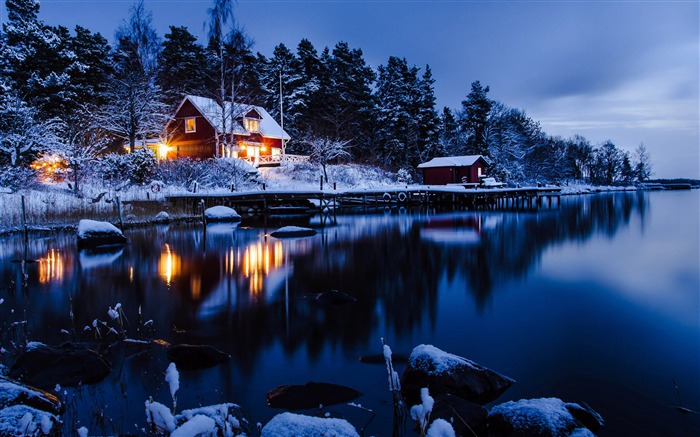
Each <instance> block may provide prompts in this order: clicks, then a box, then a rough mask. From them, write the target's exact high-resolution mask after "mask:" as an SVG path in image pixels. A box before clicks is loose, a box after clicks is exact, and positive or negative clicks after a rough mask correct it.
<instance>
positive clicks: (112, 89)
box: [0, 0, 651, 190]
mask: <svg viewBox="0 0 700 437" xmlns="http://www.w3.org/2000/svg"><path fill="white" fill-rule="evenodd" d="M5 3H6V6H7V18H8V19H7V22H6V23H4V24H3V29H2V32H1V33H0V62H1V65H2V68H1V69H0V87H1V90H2V97H1V98H0V164H1V165H4V166H9V167H11V168H13V169H15V170H14V171H15V172H17V171H19V169H26V168H27V166H28V164H29V163H30V162H33V161H34V160H35V159H36V158H37V157H38V156H40V155H41V153H42V152H46V151H52V152H59V153H60V154H61V156H63V157H64V159H65V160H66V161H67V162H68V163H69V165H70V167H71V171H72V173H73V177H74V178H75V181H76V190H77V181H78V179H79V174H80V172H81V171H82V168H83V167H84V165H85V163H86V162H88V161H90V160H94V159H95V158H96V157H98V156H99V155H100V154H103V153H104V152H105V151H106V150H108V149H109V148H110V147H112V148H114V147H116V146H121V145H122V144H128V146H129V148H130V149H131V151H132V152H133V151H134V148H135V145H136V144H137V143H138V142H139V141H140V140H143V139H147V138H158V137H162V136H164V135H167V132H164V126H165V125H166V123H167V121H168V120H169V118H170V117H171V116H172V114H173V113H174V110H175V108H176V106H177V105H178V104H179V103H180V101H181V100H182V98H183V96H184V95H185V94H194V95H202V96H205V97H210V98H213V99H215V100H216V101H217V102H219V103H222V102H225V101H237V102H241V103H249V104H255V105H260V106H263V107H265V108H266V109H267V110H268V111H269V112H270V113H271V115H272V116H273V117H275V118H276V119H278V120H279V119H280V112H281V108H282V112H283V114H284V128H285V130H287V131H288V132H289V133H290V135H291V137H292V141H291V142H290V144H289V146H288V151H289V152H290V153H300V154H309V153H312V152H314V150H311V149H313V148H314V144H313V142H312V141H310V139H319V141H320V142H321V143H322V142H323V141H325V142H326V143H327V144H332V145H334V146H335V147H338V145H342V147H343V150H345V149H346V148H347V152H348V153H340V154H337V155H336V156H337V157H339V158H340V159H346V160H347V159H352V161H354V162H360V163H368V164H374V165H379V166H382V167H385V168H388V169H393V170H400V169H402V170H403V171H404V172H406V171H407V172H409V173H414V174H415V171H416V170H415V168H416V166H417V165H418V164H419V163H421V162H424V161H426V160H428V159H431V158H433V157H437V156H445V155H470V154H481V155H484V156H485V157H487V159H488V160H489V161H490V162H491V164H492V168H491V173H492V174H493V175H494V176H496V177H498V178H500V179H502V180H504V181H506V182H510V183H514V184H517V183H531V182H563V181H568V180H578V181H585V182H591V183H594V184H618V183H620V184H628V183H631V182H634V181H644V180H646V179H648V178H649V176H650V175H651V161H650V157H649V154H648V152H647V151H646V149H645V148H644V146H643V145H640V146H639V147H638V148H637V150H636V151H635V152H634V154H633V155H631V154H629V153H628V152H626V151H624V150H622V149H620V148H618V147H617V146H615V145H614V144H613V143H612V142H610V141H608V142H605V143H603V144H601V145H598V146H593V145H591V144H590V142H589V141H588V140H586V139H585V138H584V137H582V136H575V137H573V138H560V137H555V136H550V135H548V134H546V133H545V132H544V131H543V130H542V128H541V127H540V125H539V123H538V122H536V121H535V120H532V119H531V118H530V117H528V116H527V115H526V113H525V112H524V111H522V110H519V109H514V108H510V107H508V106H507V105H505V104H504V103H501V102H498V101H494V100H491V99H490V98H489V97H488V93H489V91H490V90H489V87H488V86H483V85H482V84H481V83H480V82H479V81H475V82H473V83H472V84H471V87H470V88H469V92H468V93H467V95H466V97H465V100H464V101H463V102H462V105H461V107H460V108H457V109H450V108H447V107H445V108H443V109H442V110H440V111H438V109H437V108H436V100H435V95H434V83H435V80H434V79H433V76H432V71H431V69H430V67H429V66H427V65H426V66H425V67H424V68H420V67H417V66H415V65H410V64H409V63H408V62H407V60H406V59H405V58H398V57H393V56H392V57H390V58H389V59H388V61H387V62H386V64H383V65H380V66H379V67H377V68H376V69H373V68H372V67H370V66H369V65H368V64H367V63H366V62H365V60H364V57H363V53H362V50H361V49H359V48H352V47H350V46H349V45H348V44H347V43H346V42H339V43H337V44H336V45H335V46H334V47H333V48H329V47H325V48H323V49H322V50H320V51H319V50H317V49H316V48H315V47H314V46H313V44H312V43H311V41H309V40H307V39H302V40H301V41H300V42H299V44H298V45H297V47H296V48H295V49H294V50H292V49H290V48H289V47H287V46H285V45H284V44H279V45H278V46H277V47H275V48H274V51H273V53H272V55H271V56H269V57H266V56H265V55H263V54H261V53H254V52H253V50H252V47H253V44H252V40H251V39H250V38H249V37H248V36H247V35H246V34H245V32H243V31H242V30H241V28H240V27H239V26H238V24H237V22H236V20H235V17H234V4H233V3H234V2H233V0H213V1H212V5H211V8H209V10H208V12H209V26H208V32H207V42H206V44H205V45H203V44H200V43H199V42H198V41H197V38H196V37H195V36H194V35H193V34H192V33H191V32H190V31H189V30H188V29H187V28H186V27H177V26H170V28H169V32H168V33H166V34H165V35H164V36H163V37H162V38H161V37H160V36H159V35H158V34H157V32H156V31H155V29H154V27H153V23H152V15H151V13H150V12H149V11H147V10H146V9H145V8H144V5H143V1H139V2H137V3H135V4H134V5H133V6H132V8H131V11H130V16H129V17H128V18H126V19H125V20H124V21H123V23H122V25H121V26H120V27H119V28H118V29H117V31H116V33H115V40H114V46H113V47H112V46H110V44H109V43H108V41H107V39H106V38H104V37H103V36H102V35H101V34H99V33H93V32H91V31H90V30H89V29H86V28H84V27H81V26H76V28H75V29H74V30H73V32H71V31H70V30H69V29H67V28H65V27H63V26H48V25H46V24H44V23H43V22H42V21H41V20H39V18H38V13H39V6H40V5H39V1H38V0H6V1H5ZM280 96H281V97H280ZM280 99H281V105H280ZM224 106H225V105H222V114H221V116H222V117H221V118H222V122H223V123H224V124H225V126H226V123H230V124H232V123H235V119H236V117H237V115H238V114H233V113H230V114H227V113H225V109H224ZM229 106H231V105H229ZM227 141H231V140H230V138H227V137H226V136H225V135H222V136H221V137H220V138H217V142H219V143H220V144H221V145H222V146H226V142H227ZM326 143H324V144H326Z"/></svg>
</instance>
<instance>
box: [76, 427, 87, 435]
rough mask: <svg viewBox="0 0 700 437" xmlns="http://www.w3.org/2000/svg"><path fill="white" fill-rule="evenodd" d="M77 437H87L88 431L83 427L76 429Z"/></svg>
mask: <svg viewBox="0 0 700 437" xmlns="http://www.w3.org/2000/svg"><path fill="white" fill-rule="evenodd" d="M78 437H88V429H87V428H85V427H84V426H81V427H80V428H78Z"/></svg>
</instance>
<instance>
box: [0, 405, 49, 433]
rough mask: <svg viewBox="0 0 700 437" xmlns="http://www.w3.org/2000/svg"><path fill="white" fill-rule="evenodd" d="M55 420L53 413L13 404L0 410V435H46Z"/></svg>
mask: <svg viewBox="0 0 700 437" xmlns="http://www.w3.org/2000/svg"><path fill="white" fill-rule="evenodd" d="M57 422H58V418H57V417H56V416H54V415H53V414H50V413H47V412H45V411H41V410H37V409H36V408H32V407H28V406H26V405H13V406H11V407H7V408H3V409H2V410H0V435H12V436H13V435H17V436H24V435H48V433H50V432H51V429H52V428H53V423H57Z"/></svg>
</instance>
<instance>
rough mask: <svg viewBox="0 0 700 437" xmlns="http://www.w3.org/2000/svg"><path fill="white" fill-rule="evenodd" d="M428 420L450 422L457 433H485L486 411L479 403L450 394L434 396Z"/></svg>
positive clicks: (466, 434) (467, 434)
mask: <svg viewBox="0 0 700 437" xmlns="http://www.w3.org/2000/svg"><path fill="white" fill-rule="evenodd" d="M434 399H435V405H434V406H433V411H432V412H431V413H430V420H431V421H432V420H436V419H444V420H446V421H447V422H449V423H451V424H452V427H453V429H454V430H455V432H456V434H457V435H464V436H469V435H473V433H476V435H486V433H487V431H486V424H487V418H488V414H489V413H488V411H486V409H485V408H484V407H482V406H480V405H476V404H475V403H472V402H469V401H467V400H464V399H462V398H460V397H457V396H453V395H450V394H440V395H436V396H435V398H434Z"/></svg>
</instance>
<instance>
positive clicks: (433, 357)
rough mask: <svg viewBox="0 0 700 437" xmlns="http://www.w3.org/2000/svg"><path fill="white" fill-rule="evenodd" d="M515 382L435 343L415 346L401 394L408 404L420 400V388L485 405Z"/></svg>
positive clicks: (433, 393)
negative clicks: (444, 349)
mask: <svg viewBox="0 0 700 437" xmlns="http://www.w3.org/2000/svg"><path fill="white" fill-rule="evenodd" d="M514 382H515V381H514V380H513V379H511V378H508V377H507V376H503V375H501V374H499V373H496V372H494V371H493V370H490V369H487V368H486V367H483V366H480V365H479V364H477V363H475V362H473V361H470V360H468V359H466V358H462V357H460V356H457V355H453V354H450V353H447V352H444V351H442V350H440V349H438V348H436V347H435V346H431V345H425V344H422V345H419V346H416V347H415V348H414V349H413V351H412V352H411V355H410V356H409V357H408V366H407V367H406V370H405V371H404V372H403V375H402V376H401V394H402V396H403V397H404V399H405V400H406V404H407V405H414V404H418V403H420V389H421V388H423V387H428V388H429V389H430V394H431V395H433V396H436V395H439V394H447V393H449V394H452V395H455V396H459V397H461V398H463V399H466V400H468V401H470V402H474V403H476V404H479V405H484V404H486V403H488V402H491V401H493V400H495V399H496V398H498V397H499V396H500V395H501V394H502V393H503V392H504V391H506V390H507V389H508V388H509V387H510V386H511V385H513V383H514Z"/></svg>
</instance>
